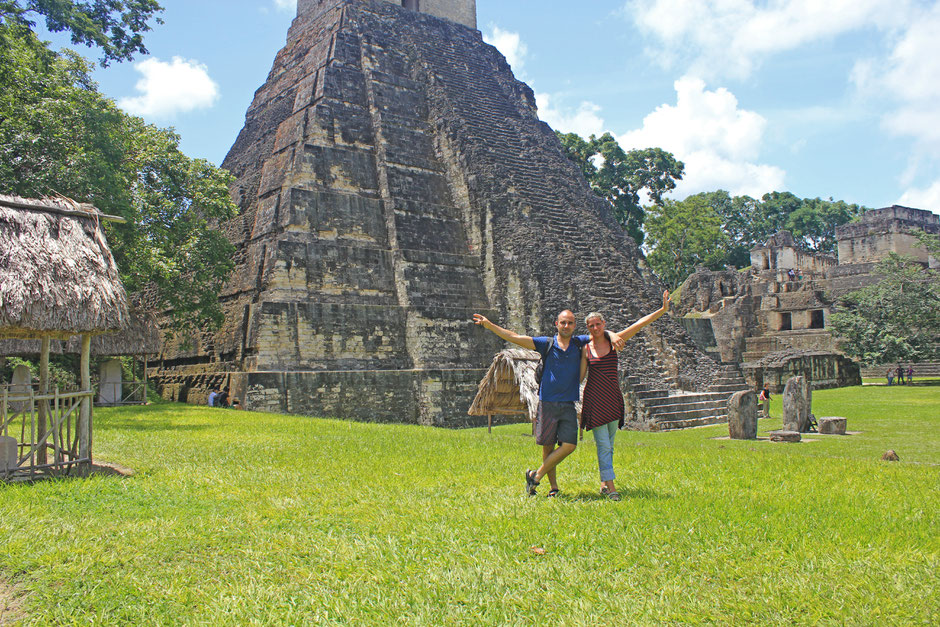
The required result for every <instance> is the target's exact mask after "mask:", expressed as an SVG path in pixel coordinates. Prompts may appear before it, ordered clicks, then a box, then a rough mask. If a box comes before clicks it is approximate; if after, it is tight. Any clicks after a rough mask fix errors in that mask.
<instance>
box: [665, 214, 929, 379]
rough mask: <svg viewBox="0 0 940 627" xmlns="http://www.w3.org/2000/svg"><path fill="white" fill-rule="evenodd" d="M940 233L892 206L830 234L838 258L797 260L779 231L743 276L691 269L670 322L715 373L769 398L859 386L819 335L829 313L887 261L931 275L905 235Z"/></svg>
mask: <svg viewBox="0 0 940 627" xmlns="http://www.w3.org/2000/svg"><path fill="white" fill-rule="evenodd" d="M917 230H924V231H926V232H928V233H937V232H940V217H938V216H937V215H936V214H933V213H931V212H929V211H924V210H921V209H911V208H908V207H900V206H892V207H886V208H884V209H875V210H872V211H868V212H866V213H865V214H863V215H862V217H861V219H860V220H859V221H858V222H852V223H849V224H845V225H842V226H839V227H836V239H837V241H838V258H836V257H833V256H830V255H822V254H817V253H811V252H807V251H805V250H802V249H801V247H800V246H799V245H798V244H797V243H796V241H795V240H794V238H793V236H792V235H791V234H790V233H788V232H786V231H781V232H780V233H777V234H776V235H774V236H773V237H771V238H770V239H769V240H767V242H765V243H764V244H762V245H759V246H755V247H754V248H753V249H752V250H751V267H750V268H749V269H747V270H746V271H739V270H736V269H733V268H729V269H726V270H722V271H717V272H713V271H709V270H705V269H699V270H698V271H696V272H695V273H694V274H692V275H691V276H690V277H689V278H688V279H687V280H686V282H685V283H684V284H683V286H682V295H681V302H680V305H679V307H678V308H677V314H679V315H681V316H683V317H682V318H681V322H682V324H683V326H684V327H685V328H686V330H687V331H688V332H689V334H690V335H691V336H692V337H693V338H694V339H695V341H696V344H698V345H699V347H700V348H702V349H703V350H705V351H706V352H708V353H710V354H712V355H713V356H714V357H715V358H716V359H717V360H718V361H721V362H723V363H741V370H742V372H743V374H744V376H745V378H746V379H747V382H748V384H750V385H751V386H754V387H764V386H767V387H768V388H770V390H771V392H776V393H779V392H781V391H782V390H783V387H784V385H785V383H786V381H787V379H788V378H790V377H791V376H795V375H803V376H805V377H806V378H807V379H808V380H809V381H810V382H811V385H812V386H813V387H814V388H816V389H823V388H831V387H841V386H846V385H860V384H861V376H860V372H859V367H858V365H857V364H855V363H854V362H853V361H851V360H850V359H848V358H846V357H845V356H844V355H842V354H841V353H840V352H839V347H838V345H837V343H836V340H835V338H834V337H833V336H832V333H831V332H830V331H829V329H828V327H829V315H830V313H831V311H832V304H833V303H834V302H835V300H837V299H838V298H839V297H841V296H843V295H845V294H847V293H848V292H851V291H853V290H857V289H859V288H862V287H865V286H866V285H871V284H873V283H874V282H876V281H877V280H878V277H877V275H874V274H873V271H874V268H875V265H876V264H877V263H878V262H879V261H881V260H882V259H884V258H886V257H887V256H888V254H889V253H892V252H893V253H898V254H903V255H906V256H908V257H910V258H912V259H914V260H915V261H917V262H919V263H921V264H922V265H923V266H924V267H928V266H929V267H931V268H933V267H937V265H938V264H937V260H935V259H933V258H932V257H930V256H929V255H928V254H927V251H926V250H925V249H924V247H923V246H922V245H921V244H920V243H919V241H918V240H917V238H916V236H915V235H914V232H915V231H917Z"/></svg>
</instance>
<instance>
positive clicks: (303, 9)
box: [297, 0, 477, 28]
mask: <svg viewBox="0 0 940 627" xmlns="http://www.w3.org/2000/svg"><path fill="white" fill-rule="evenodd" d="M385 1H386V2H390V3H392V4H395V5H397V6H400V7H405V8H408V9H410V10H417V11H420V12H421V13H427V14H428V15H433V16H435V17H440V18H444V19H447V20H451V21H453V22H457V23H458V24H463V25H464V26H468V27H470V28H476V27H477V3H476V0H385ZM332 4H335V0H297V15H298V16H301V15H305V14H309V13H319V12H322V11H324V10H325V9H327V8H328V7H329V6H330V5H332Z"/></svg>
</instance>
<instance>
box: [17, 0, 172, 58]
mask: <svg viewBox="0 0 940 627" xmlns="http://www.w3.org/2000/svg"><path fill="white" fill-rule="evenodd" d="M162 11H163V7H161V6H160V5H159V4H158V3H157V2H156V0H91V1H90V2H74V1H72V0H0V26H5V27H7V28H8V29H10V30H12V31H14V32H15V33H17V34H18V35H23V34H25V33H26V32H32V29H33V27H34V26H35V25H36V24H35V22H34V21H33V20H32V18H31V16H32V14H36V15H40V16H42V17H43V18H45V23H46V28H47V29H48V30H49V31H50V32H53V33H61V32H68V33H69V34H70V35H71V38H72V43H73V44H83V45H86V46H89V47H92V46H94V47H97V48H100V49H101V53H102V58H101V64H102V65H105V66H107V65H108V63H109V62H110V61H126V60H129V59H131V58H132V57H133V56H134V55H135V54H137V53H140V54H147V48H145V47H144V42H143V33H145V32H147V31H149V30H150V24H149V23H148V22H149V21H150V19H151V18H153V17H154V15H155V14H157V13H160V12H162ZM155 21H156V22H157V23H158V24H162V23H163V22H162V20H160V18H155Z"/></svg>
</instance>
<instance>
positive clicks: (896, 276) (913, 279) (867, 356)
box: [831, 253, 940, 366]
mask: <svg viewBox="0 0 940 627" xmlns="http://www.w3.org/2000/svg"><path fill="white" fill-rule="evenodd" d="M875 272H876V274H877V275H878V276H879V277H880V278H881V280H880V281H879V282H878V283H876V284H874V285H870V286H868V287H865V288H862V289H860V290H857V291H854V292H851V293H850V294H847V295H846V296H845V297H843V298H841V299H840V300H839V301H838V302H837V304H836V310H835V312H834V313H833V314H832V316H831V322H832V332H833V334H834V335H836V337H838V338H839V340H840V347H841V348H842V350H843V351H845V353H846V354H847V355H849V356H850V357H852V358H854V359H856V360H858V361H860V362H862V363H863V364H866V365H870V366H873V365H878V364H892V363H896V362H898V361H922V360H932V359H937V358H940V354H938V351H937V343H938V341H940V275H938V273H937V272H935V271H931V270H925V269H924V268H923V266H922V265H920V264H917V263H912V262H910V261H908V260H905V259H904V258H902V257H899V256H898V255H895V254H893V253H892V254H891V255H890V256H889V257H888V258H887V259H885V260H884V261H882V262H880V263H879V264H878V265H877V266H876V270H875Z"/></svg>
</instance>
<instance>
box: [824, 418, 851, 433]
mask: <svg viewBox="0 0 940 627" xmlns="http://www.w3.org/2000/svg"><path fill="white" fill-rule="evenodd" d="M818 422H819V433H823V434H830V435H845V425H846V423H847V422H848V420H847V419H846V418H843V417H841V416H823V417H822V418H820V419H819V421H818Z"/></svg>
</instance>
